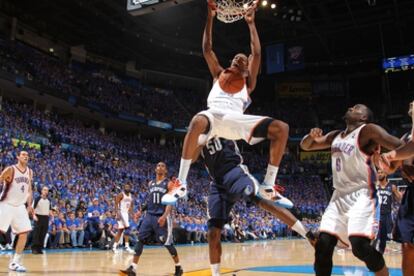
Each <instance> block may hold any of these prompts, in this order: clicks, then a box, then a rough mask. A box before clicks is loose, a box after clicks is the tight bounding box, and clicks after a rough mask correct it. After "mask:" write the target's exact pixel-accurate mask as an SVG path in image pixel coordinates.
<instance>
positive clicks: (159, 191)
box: [147, 178, 169, 216]
mask: <svg viewBox="0 0 414 276" xmlns="http://www.w3.org/2000/svg"><path fill="white" fill-rule="evenodd" d="M168 182H169V180H168V178H165V179H164V180H163V181H161V182H160V183H158V184H157V183H156V181H154V180H152V181H151V182H150V184H149V188H148V190H149V193H148V198H147V206H148V208H147V212H148V213H149V214H151V215H156V216H158V215H159V216H161V215H162V214H164V211H165V205H162V204H161V198H162V196H163V195H165V194H166V193H168Z"/></svg>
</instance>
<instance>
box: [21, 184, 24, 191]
mask: <svg viewBox="0 0 414 276" xmlns="http://www.w3.org/2000/svg"><path fill="white" fill-rule="evenodd" d="M20 190H21V191H22V193H24V185H22V187H21V188H20Z"/></svg>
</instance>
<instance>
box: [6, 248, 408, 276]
mask: <svg viewBox="0 0 414 276" xmlns="http://www.w3.org/2000/svg"><path fill="white" fill-rule="evenodd" d="M389 247H390V246H389ZM391 247H392V248H394V249H395V248H398V245H391ZM177 249H178V254H179V256H180V258H181V264H182V266H183V268H184V270H185V272H186V273H185V274H184V275H188V276H204V275H206V276H207V275H210V273H209V262H208V249H207V246H206V245H195V246H179V247H178V248H177ZM313 254H314V250H313V248H312V247H311V246H310V245H308V243H307V242H306V241H304V240H276V241H267V242H255V243H243V244H233V243H226V244H224V245H223V257H222V270H223V272H227V273H223V275H237V276H239V275H240V276H243V275H264V276H266V275H268V276H270V275H278V276H292V275H298V276H299V275H313V270H312V263H313ZM10 257H11V255H4V254H3V255H0V275H27V276H31V275H56V276H60V275H119V273H118V271H119V269H121V268H125V267H127V266H128V264H129V263H130V260H131V258H132V255H130V254H128V253H126V252H122V251H121V252H120V253H117V254H114V253H112V251H95V250H82V251H79V250H74V251H66V250H63V251H59V252H56V251H55V252H53V251H49V252H47V253H46V254H44V255H31V254H25V255H24V258H23V262H24V265H25V266H26V268H27V269H28V273H14V272H11V273H9V272H8V269H7V267H8V262H9V259H10ZM385 257H386V262H387V265H388V266H389V267H391V268H394V269H391V275H392V276H400V275H402V274H401V271H400V270H399V269H398V268H399V267H400V263H401V254H400V253H397V252H394V253H389V254H386V255H385ZM334 264H335V268H334V275H353V276H357V275H358V276H364V275H373V274H371V273H368V272H366V270H365V269H364V268H363V263H361V262H360V261H358V260H357V259H355V258H354V257H353V256H352V253H351V252H350V251H342V252H341V251H337V252H335V256H334ZM173 271H174V265H173V262H172V260H171V258H170V256H169V254H168V252H167V250H166V249H164V248H162V247H160V248H155V247H149V248H145V249H144V253H143V255H142V257H141V260H140V263H139V272H140V273H139V274H138V275H142V276H155V275H172V273H173Z"/></svg>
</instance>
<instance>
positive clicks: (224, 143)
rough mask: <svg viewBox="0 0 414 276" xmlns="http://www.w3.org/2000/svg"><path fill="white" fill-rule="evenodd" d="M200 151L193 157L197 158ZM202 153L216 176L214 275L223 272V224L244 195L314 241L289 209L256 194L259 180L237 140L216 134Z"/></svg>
mask: <svg viewBox="0 0 414 276" xmlns="http://www.w3.org/2000/svg"><path fill="white" fill-rule="evenodd" d="M197 155H198V154H197ZM197 155H196V156H195V157H194V158H193V160H197ZM201 157H202V159H203V160H204V163H205V165H206V168H207V170H208V172H209V174H210V176H211V178H212V179H213V182H212V183H211V185H210V192H209V196H208V214H209V220H208V244H209V255H210V265H211V273H212V275H213V276H218V275H220V261H221V252H222V250H221V242H220V237H221V231H222V229H223V226H224V225H225V224H226V223H229V214H230V211H231V209H232V207H233V205H234V204H235V203H236V202H237V201H238V200H240V199H244V200H245V201H246V202H249V203H255V204H256V205H257V206H259V207H260V208H262V209H264V210H266V211H268V212H270V213H271V214H273V215H274V216H275V217H277V218H279V219H280V220H282V221H283V222H284V223H286V224H287V225H289V226H290V227H291V228H292V229H293V230H295V231H296V232H297V233H299V234H300V235H301V236H302V237H304V238H308V239H309V241H310V242H311V243H314V242H315V238H314V237H313V234H312V232H310V231H307V230H306V229H305V227H304V226H303V225H302V223H301V222H300V221H299V220H298V219H297V218H295V216H293V215H292V213H290V212H289V211H288V210H287V209H285V208H280V207H277V206H275V205H274V202H273V201H270V200H266V199H262V198H259V197H257V196H256V192H257V190H258V188H259V184H258V182H257V180H256V179H255V178H254V177H253V176H252V175H251V174H250V173H249V171H248V168H247V167H246V166H245V165H244V164H243V158H242V156H241V154H240V151H239V149H238V147H237V144H236V142H234V141H230V140H226V139H223V138H217V137H214V138H212V139H210V140H209V141H208V142H207V144H206V145H205V146H204V147H203V149H202V150H201ZM269 197H273V195H270V196H269ZM285 200H287V199H285Z"/></svg>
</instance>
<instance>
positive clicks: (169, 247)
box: [165, 245, 178, 257]
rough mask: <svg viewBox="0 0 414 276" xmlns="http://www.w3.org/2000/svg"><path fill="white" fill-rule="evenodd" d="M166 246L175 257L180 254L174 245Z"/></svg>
mask: <svg viewBox="0 0 414 276" xmlns="http://www.w3.org/2000/svg"><path fill="white" fill-rule="evenodd" d="M165 248H167V250H168V252H170V255H171V256H173V257H175V256H177V255H178V253H177V249H175V246H174V245H165Z"/></svg>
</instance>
